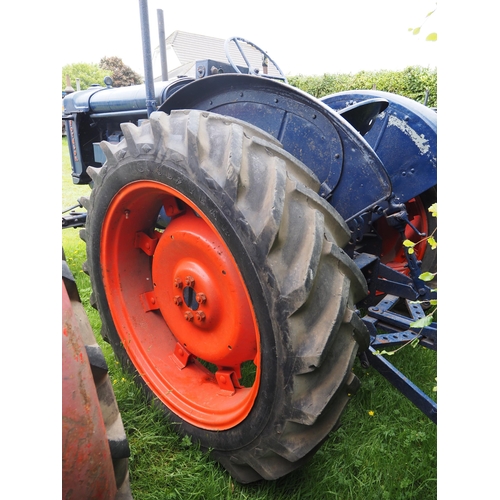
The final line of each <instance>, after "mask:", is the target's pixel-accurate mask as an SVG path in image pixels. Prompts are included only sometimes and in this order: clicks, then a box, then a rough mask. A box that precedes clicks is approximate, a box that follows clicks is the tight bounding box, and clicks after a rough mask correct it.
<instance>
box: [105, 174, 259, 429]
mask: <svg viewBox="0 0 500 500" xmlns="http://www.w3.org/2000/svg"><path fill="white" fill-rule="evenodd" d="M162 208H163V209H164V211H165V213H166V214H167V216H168V217H169V218H170V222H169V224H168V225H167V226H166V228H165V229H164V230H163V231H158V230H156V229H154V226H155V221H156V219H157V216H158V214H159V212H160V210H161V209H162ZM101 270H102V276H103V284H104V289H105V292H106V297H107V301H108V304H109V309H110V313H111V315H112V318H113V322H114V325H115V327H116V329H117V332H118V335H119V337H120V340H121V342H122V343H123V346H124V348H125V350H126V351H127V354H128V356H129V357H130V359H131V361H132V363H133V364H134V366H135V368H136V369H137V371H138V373H139V374H140V376H141V377H142V378H143V379H144V381H145V382H146V384H147V385H148V386H149V388H150V389H151V390H152V391H153V392H154V394H155V395H156V396H157V397H158V398H159V399H160V400H161V401H162V402H163V403H164V404H165V405H166V406H167V407H168V408H169V409H170V410H171V411H172V412H173V413H175V414H176V415H178V416H179V417H181V418H182V419H183V420H185V421H187V422H189V423H190V424H192V425H195V426H197V427H201V428H204V429H209V430H224V429H229V428H232V427H234V426H235V425H237V424H238V423H240V422H242V421H243V420H244V419H245V418H246V417H247V416H248V414H249V413H250V411H251V409H252V407H253V404H254V402H255V398H256V396H257V393H258V389H259V382H260V339H259V330H258V326H257V321H256V318H255V313H254V311H253V308H252V301H251V299H250V296H249V293H248V290H247V288H246V286H245V283H244V279H243V277H242V275H241V273H240V271H239V269H238V266H237V264H236V262H235V260H234V258H233V256H232V254H231V252H230V250H229V248H228V246H227V245H226V243H225V241H224V240H223V238H222V237H221V235H220V234H219V232H218V231H217V229H216V228H215V226H214V225H213V224H212V223H211V222H210V220H209V219H208V218H207V217H206V216H205V215H204V214H203V213H202V211H201V210H200V209H199V207H198V206H196V205H195V204H194V203H193V202H192V201H190V200H189V199H188V198H186V197H185V196H184V195H183V194H181V193H180V192H178V191H176V190H175V189H173V188H171V187H169V186H166V185H164V184H162V183H158V182H153V181H137V182H133V183H130V184H128V185H126V186H125V187H124V188H123V189H121V190H120V191H119V192H118V193H117V194H116V196H115V197H114V198H113V200H112V202H111V204H110V206H109V209H108V211H107V213H106V216H105V218H104V221H103V226H102V232H101Z"/></svg>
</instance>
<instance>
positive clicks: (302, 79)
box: [288, 66, 437, 107]
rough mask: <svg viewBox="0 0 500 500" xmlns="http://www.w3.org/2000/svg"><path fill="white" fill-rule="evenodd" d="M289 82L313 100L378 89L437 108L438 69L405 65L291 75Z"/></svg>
mask: <svg viewBox="0 0 500 500" xmlns="http://www.w3.org/2000/svg"><path fill="white" fill-rule="evenodd" d="M288 83H289V84H290V85H293V86H294V87H297V88H299V89H301V90H303V91H305V92H307V93H309V94H311V95H313V96H314V97H318V98H321V97H324V96H326V95H329V94H334V93H336V92H342V91H344V90H367V89H377V90H382V91H385V92H391V93H393V94H399V95H402V96H405V97H409V98H410V99H414V100H415V101H418V102H421V103H424V101H425V98H426V92H427V91H428V92H429V96H428V100H427V106H429V107H437V70H435V69H433V70H431V69H428V68H422V67H420V66H408V67H407V68H405V69H404V70H403V71H385V70H384V71H360V72H359V73H355V74H329V73H325V74H324V75H323V76H303V75H297V76H290V77H288Z"/></svg>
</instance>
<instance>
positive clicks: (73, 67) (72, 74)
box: [62, 63, 110, 90]
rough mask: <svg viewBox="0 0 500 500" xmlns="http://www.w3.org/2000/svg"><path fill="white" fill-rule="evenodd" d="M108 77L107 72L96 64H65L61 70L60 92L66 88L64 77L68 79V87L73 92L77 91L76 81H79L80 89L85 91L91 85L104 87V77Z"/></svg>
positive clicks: (108, 73)
mask: <svg viewBox="0 0 500 500" xmlns="http://www.w3.org/2000/svg"><path fill="white" fill-rule="evenodd" d="M107 75H110V72H109V71H108V70H105V69H103V68H101V67H99V65H97V64H92V63H75V64H67V65H66V66H63V68H62V90H64V89H65V88H66V86H67V83H66V77H67V76H68V77H69V80H70V85H71V86H72V87H73V90H77V86H76V79H77V78H79V79H80V89H81V90H85V89H87V88H89V87H90V86H91V85H92V84H93V83H97V84H99V85H104V77H105V76H107Z"/></svg>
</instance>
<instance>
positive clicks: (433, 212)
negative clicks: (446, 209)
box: [428, 202, 438, 217]
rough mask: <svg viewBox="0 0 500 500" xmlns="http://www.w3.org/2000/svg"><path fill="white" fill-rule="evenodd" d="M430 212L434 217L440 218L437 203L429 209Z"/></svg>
mask: <svg viewBox="0 0 500 500" xmlns="http://www.w3.org/2000/svg"><path fill="white" fill-rule="evenodd" d="M428 210H429V212H430V213H431V214H432V216H433V217H437V216H438V204H437V202H436V203H433V204H432V205H431V206H430V207H429V209H428Z"/></svg>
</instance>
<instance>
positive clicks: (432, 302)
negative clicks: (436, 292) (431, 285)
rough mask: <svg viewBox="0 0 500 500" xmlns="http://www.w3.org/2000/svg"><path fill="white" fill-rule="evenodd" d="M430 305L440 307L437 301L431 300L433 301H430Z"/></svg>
mask: <svg viewBox="0 0 500 500" xmlns="http://www.w3.org/2000/svg"><path fill="white" fill-rule="evenodd" d="M429 303H430V304H431V306H437V305H438V301H437V299H431V300H429Z"/></svg>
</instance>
